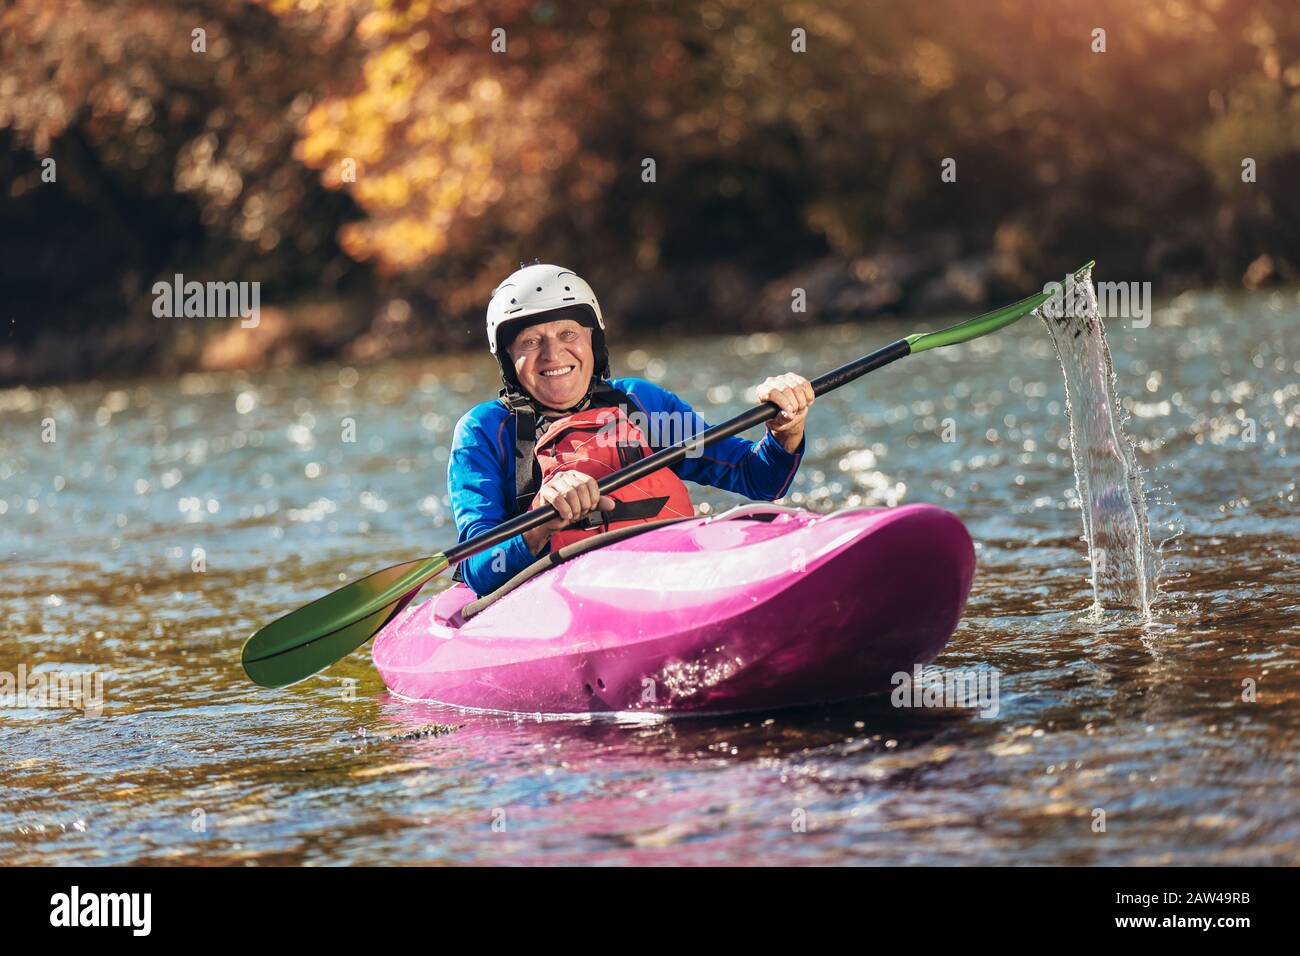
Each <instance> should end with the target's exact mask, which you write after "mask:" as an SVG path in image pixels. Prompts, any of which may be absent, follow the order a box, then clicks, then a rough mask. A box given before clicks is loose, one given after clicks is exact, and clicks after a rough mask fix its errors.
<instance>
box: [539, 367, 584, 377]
mask: <svg viewBox="0 0 1300 956" xmlns="http://www.w3.org/2000/svg"><path fill="white" fill-rule="evenodd" d="M575 368H577V366H576V365H564V366H561V367H560V368H548V369H547V370H546V371H544V372H539V373H538V374H540V375H541V376H542V377H543V378H559V377H560V376H561V375H568V374H569V373H570V372H572V371H573V370H574V369H575Z"/></svg>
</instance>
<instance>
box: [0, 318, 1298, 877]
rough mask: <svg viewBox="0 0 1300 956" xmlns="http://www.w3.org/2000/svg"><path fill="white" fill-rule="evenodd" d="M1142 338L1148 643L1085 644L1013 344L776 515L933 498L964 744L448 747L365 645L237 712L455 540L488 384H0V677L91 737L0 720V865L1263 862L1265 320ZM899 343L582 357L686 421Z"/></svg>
mask: <svg viewBox="0 0 1300 956" xmlns="http://www.w3.org/2000/svg"><path fill="white" fill-rule="evenodd" d="M1152 318H1153V320H1152V324H1151V326H1150V327H1149V328H1147V329H1129V328H1127V327H1125V325H1124V324H1118V325H1117V324H1116V323H1114V322H1112V325H1111V328H1110V329H1109V330H1108V334H1109V336H1110V347H1111V350H1112V355H1113V359H1114V368H1115V374H1116V376H1117V383H1118V388H1117V392H1118V395H1119V396H1120V400H1121V402H1122V405H1123V410H1124V412H1125V413H1127V414H1128V415H1129V416H1130V417H1129V421H1128V423H1127V426H1128V431H1129V433H1130V434H1131V436H1132V438H1133V440H1134V442H1135V443H1136V448H1137V452H1138V462H1139V464H1140V465H1141V467H1142V468H1143V469H1145V471H1146V475H1147V479H1148V492H1149V496H1148V503H1149V506H1150V513H1151V521H1152V527H1153V530H1154V533H1155V534H1156V536H1157V537H1164V536H1166V535H1168V534H1170V533H1172V532H1174V531H1177V530H1181V531H1182V535H1181V537H1180V538H1179V539H1178V541H1179V546H1178V548H1177V549H1174V550H1171V551H1169V553H1168V554H1167V567H1166V571H1165V574H1164V577H1163V578H1162V599H1161V601H1160V602H1159V604H1158V605H1157V608H1156V613H1155V616H1154V618H1153V619H1152V620H1151V621H1150V622H1148V623H1142V622H1132V621H1127V620H1123V619H1111V618H1109V617H1107V618H1102V619H1097V620H1094V619H1093V618H1092V616H1091V615H1090V613H1089V611H1090V608H1091V607H1092V603H1093V592H1092V586H1091V580H1090V571H1089V564H1088V561H1087V556H1086V553H1085V552H1084V550H1083V549H1082V548H1080V546H1079V542H1078V529H1079V526H1080V516H1079V514H1077V513H1076V510H1077V509H1079V507H1080V500H1079V496H1078V494H1077V493H1076V490H1075V486H1074V481H1073V476H1072V473H1071V457H1070V431H1069V423H1068V421H1067V418H1066V415H1065V392H1064V388H1063V386H1062V382H1061V375H1060V372H1059V370H1058V366H1057V362H1056V357H1055V355H1054V353H1053V348H1052V344H1051V341H1050V339H1049V337H1048V336H1047V335H1045V334H1044V332H1043V330H1042V328H1041V327H1040V326H1038V325H1036V324H1033V323H1030V322H1025V323H1020V324H1019V325H1018V326H1015V327H1012V328H1011V329H1008V330H1006V331H1004V332H1001V333H999V334H998V335H995V336H991V337H989V338H986V339H981V340H979V341H976V342H973V343H969V344H967V345H964V346H959V347H956V348H953V349H945V350H942V351H938V352H933V353H927V354H926V355H924V356H917V357H915V358H912V359H908V360H907V361H905V362H902V363H899V364H898V365H896V366H893V367H891V368H889V369H886V370H882V371H880V372H878V373H875V374H873V375H872V376H870V377H869V378H867V379H864V380H863V381H862V382H860V383H858V384H857V385H855V386H852V387H850V388H847V389H844V390H841V391H838V392H835V393H832V394H831V395H828V396H825V397H824V398H822V399H819V400H818V404H817V408H816V410H815V411H814V413H813V417H812V423H811V429H812V432H811V438H810V449H809V454H808V455H807V458H806V460H805V464H804V466H803V469H802V473H801V474H800V476H799V478H798V480H797V481H796V484H795V486H794V489H793V493H792V495H791V499H790V500H791V501H792V503H794V504H799V505H802V506H804V507H810V508H813V509H816V510H821V511H829V510H832V509H834V508H838V507H844V506H849V505H854V504H864V503H866V504H872V503H896V502H899V501H930V502H935V503H938V504H942V505H944V506H945V507H948V508H950V509H951V510H953V511H955V512H956V513H957V514H959V515H960V516H961V517H962V518H963V519H964V520H965V521H966V522H967V524H968V526H969V527H970V529H971V532H972V535H973V536H974V538H975V540H976V541H977V543H978V556H979V569H978V571H977V575H976V580H975V587H974V591H973V593H972V596H971V601H970V604H969V607H968V611H967V616H966V620H965V621H964V623H963V624H962V626H961V628H960V629H959V630H958V632H957V634H956V636H955V637H954V639H953V641H952V643H951V644H950V645H949V647H948V649H947V650H946V651H945V652H944V653H943V654H942V655H941V656H940V658H939V659H938V661H937V662H936V663H937V664H938V665H940V666H943V667H947V668H963V669H969V670H979V669H988V668H992V669H996V671H997V672H998V673H999V674H1000V675H1001V680H1000V690H1001V700H1000V708H999V711H998V713H997V716H995V717H992V718H989V719H981V718H979V717H976V716H973V715H972V714H970V713H969V712H965V711H956V710H951V711H947V710H941V711H924V710H905V711H896V710H893V709H892V708H891V707H890V706H889V702H888V699H883V700H882V699H875V700H868V701H863V702H858V703H854V704H847V705H841V706H838V707H835V708H831V709H818V710H803V711H788V712H782V713H774V714H757V715H752V716H749V717H744V718H725V719H718V718H703V719H692V720H684V721H666V722H660V723H650V724H637V725H623V724H619V723H610V722H603V721H602V722H559V723H538V722H535V721H530V720H515V719H509V718H500V717H482V716H476V715H464V714H459V713H456V712H450V711H446V710H442V709H438V708H431V707H427V706H423V705H414V704H409V703H404V702H402V701H398V700H396V699H394V698H392V697H390V696H389V695H387V694H386V693H385V692H384V690H383V687H382V684H381V683H380V682H379V680H378V678H377V676H376V675H375V673H374V671H373V669H372V668H371V667H370V665H369V660H368V657H367V656H366V654H365V653H364V652H361V653H357V654H355V655H353V656H351V657H350V658H348V660H346V661H345V662H343V663H341V664H340V665H338V666H337V667H335V668H333V669H331V670H330V671H329V672H327V673H326V674H324V675H322V676H321V677H319V678H316V679H313V680H310V681H307V682H304V683H303V684H300V685H297V686H294V687H292V688H289V689H286V690H283V691H266V690H260V689H257V688H254V687H252V686H251V685H249V684H248V683H246V682H245V681H244V680H243V679H242V676H241V674H240V669H239V664H238V651H239V647H240V645H241V643H242V642H243V640H244V639H245V638H246V637H247V636H248V635H249V634H250V633H252V631H253V630H255V629H256V628H257V627H259V626H260V625H261V624H263V623H265V622H266V621H268V620H269V619H271V618H272V617H274V616H276V615H278V614H280V613H283V612H284V611H285V610H288V609H290V608H292V607H296V606H298V605H299V604H301V603H303V602H305V601H306V600H308V599H309V598H311V597H313V596H316V595H318V594H321V593H324V592H325V591H326V590H329V589H331V588H332V587H335V586H337V583H338V582H340V581H343V580H349V579H353V578H356V577H360V576H361V575H363V574H365V573H367V572H368V571H372V570H374V569H376V568H379V567H383V566H385V565H386V564H392V563H395V562H397V561H401V560H405V559H409V558H412V557H415V556H418V555H421V554H427V553H430V552H431V551H434V550H437V549H438V548H440V547H442V546H444V545H445V544H446V543H447V542H449V541H451V540H453V539H454V533H453V532H452V529H451V526H450V522H449V515H448V512H447V502H446V499H445V474H444V473H445V468H446V461H447V454H446V450H447V442H448V440H449V438H450V431H451V427H452V425H453V424H454V422H455V420H456V418H457V417H458V415H459V414H460V412H461V411H462V410H463V409H464V408H466V407H467V406H468V405H469V404H471V403H472V402H474V401H477V400H480V399H481V398H482V397H484V396H488V395H490V394H492V391H493V388H492V379H493V375H492V367H491V363H490V360H489V359H486V358H484V359H472V360H471V359H466V358H464V357H456V358H455V359H451V360H436V359H430V360H411V361H407V362H402V363H395V364H388V365H383V366H377V367H373V368H363V369H358V370H352V369H347V368H337V367H321V368H314V369H306V370H293V371H281V372H270V373H266V374H260V375H255V376H242V375H228V376H227V375H221V376H217V375H211V376H208V375H204V376H187V377H183V378H181V379H180V380H178V381H160V380H153V381H141V382H131V383H116V384H109V385H98V384H94V385H86V386H78V387H72V388H62V389H41V390H11V391H8V392H3V393H0V560H2V561H3V562H4V567H3V572H4V573H3V574H2V575H0V671H4V672H8V673H14V672H16V670H17V668H18V667H19V666H20V665H23V666H25V667H26V668H27V669H28V670H30V669H31V668H35V667H40V668H42V669H46V670H48V669H51V668H63V669H69V668H72V667H76V668H80V669H83V670H84V669H87V668H90V669H94V670H95V671H96V672H98V673H101V674H102V676H103V680H104V694H105V707H104V712H103V714H102V716H99V717H94V716H86V715H83V714H80V713H77V712H74V711H70V710H50V709H40V708H34V707H32V708H26V709H17V708H13V707H10V708H7V709H5V710H3V711H0V714H2V715H3V716H2V718H0V720H2V722H0V860H3V861H5V862H8V863H40V862H47V863H70V862H99V863H128V862H135V863H143V862H154V863H166V862H178V863H245V862H257V863H266V864H270V863H339V862H353V863H391V862H458V861H472V862H486V863H537V862H550V863H578V862H583V863H586V862H600V863H618V862H639V863H666V864H667V863H671V864H684V863H702V862H741V863H799V862H870V863H940V864H956V863H1046V862H1064V863H1080V864H1093V863H1106V864H1112V863H1121V864H1122V863H1139V862H1142V863H1164V862H1178V863H1192V862H1220V863H1235V862H1240V863H1264V862H1267V863H1290V862H1294V860H1295V859H1296V858H1297V853H1298V851H1300V772H1298V766H1297V765H1298V763H1300V761H1298V760H1297V756H1296V755H1297V752H1298V751H1300V747H1298V746H1297V744H1298V743H1300V735H1298V734H1297V729H1298V725H1300V717H1298V716H1297V715H1298V714H1300V677H1298V675H1297V665H1296V656H1297V653H1296V652H1297V642H1298V640H1300V626H1298V623H1297V622H1298V612H1300V570H1298V568H1297V563H1298V559H1297V543H1298V542H1300V521H1297V512H1296V485H1295V466H1294V463H1293V460H1292V459H1293V458H1294V455H1295V448H1294V444H1295V442H1294V438H1293V436H1294V434H1295V431H1294V429H1295V427H1296V425H1297V424H1298V423H1300V384H1298V382H1300V356H1298V355H1297V354H1296V352H1295V346H1294V344H1293V343H1294V329H1295V328H1296V326H1297V320H1298V319H1300V301H1298V300H1297V299H1296V297H1295V296H1294V295H1293V294H1291V293H1286V294H1282V293H1269V294H1260V295H1256V296H1253V297H1250V298H1226V297H1222V296H1218V295H1212V294H1198V295H1187V296H1183V297H1180V298H1179V299H1177V300H1175V301H1173V302H1171V303H1168V304H1167V305H1166V306H1165V307H1164V308H1161V309H1157V310H1156V311H1155V313H1154V315H1153V317H1152ZM913 330H914V329H913V328H911V327H908V328H904V327H903V326H901V325H889V324H879V323H877V324H873V325H869V326H864V327H840V328H834V329H820V330H815V331H812V332H807V333H800V334H798V335H782V336H774V335H761V336H749V337H744V338H740V339H697V340H693V341H690V342H642V343H639V345H638V346H637V347H636V348H632V349H631V350H629V351H624V352H623V353H621V354H619V353H617V352H616V354H615V364H616V367H617V368H618V370H619V371H620V372H630V373H632V374H640V375H644V376H646V377H650V378H655V379H657V380H659V381H661V382H663V383H664V384H665V385H667V386H669V387H672V388H674V389H675V390H677V391H679V392H680V393H682V394H683V395H684V396H686V397H687V398H689V399H690V400H692V401H693V402H695V403H696V405H697V406H698V407H700V408H701V409H702V410H703V411H705V413H706V415H708V417H710V418H712V419H714V420H720V419H722V418H724V417H726V416H727V415H730V414H733V413H735V412H737V411H739V410H741V409H742V408H744V407H745V406H746V405H747V404H748V401H747V400H748V399H749V398H752V395H750V396H747V395H746V394H745V392H744V389H743V386H744V385H746V384H747V383H753V382H758V381H760V380H761V379H762V378H763V377H764V376H765V375H767V374H769V373H772V372H776V371H780V370H785V369H794V370H797V371H801V372H803V373H804V374H808V375H811V374H812V373H815V372H818V371H821V370H824V369H826V368H830V367H832V366H834V365H837V364H840V363H841V362H843V361H844V360H845V359H846V358H847V357H849V356H850V355H852V354H858V353H860V352H864V351H866V350H868V349H869V348H871V347H874V346H876V345H879V344H880V343H883V342H886V341H889V340H891V339H892V338H895V337H897V336H899V335H901V334H904V333H906V332H910V331H913ZM51 428H52V431H53V435H52V437H53V439H54V440H53V441H45V440H43V438H45V437H50V432H51ZM349 438H354V439H355V440H348V439H349ZM946 438H947V439H951V440H947V441H946V440H945V439H946ZM700 500H703V501H705V502H707V503H708V504H709V505H710V507H711V508H713V509H717V508H721V507H725V506H726V505H728V504H729V503H731V502H732V501H733V500H734V499H733V498H732V497H731V496H729V495H726V494H723V493H720V492H712V491H709V492H705V493H703V494H702V495H701V496H700ZM1179 521H1181V525H1179V524H1178V522H1179ZM440 586H443V582H435V584H433V585H430V586H429V588H428V592H429V593H430V594H431V593H433V591H434V589H435V588H436V587H440ZM433 724H438V725H449V726H444V727H439V728H437V729H436V730H435V731H432V732H431V731H429V725H433ZM358 808H364V812H359V810H358ZM1098 810H1101V811H1104V814H1105V825H1106V829H1105V832H1097V831H1096V829H1095V825H1096V821H1097V819H1098V815H1097V811H1098ZM799 820H803V821H805V822H806V825H804V826H802V827H800V826H796V825H795V823H796V822H797V821H799ZM494 824H495V826H494ZM801 829H802V830H803V831H804V832H799V831H800V830H801Z"/></svg>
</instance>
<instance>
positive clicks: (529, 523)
mask: <svg viewBox="0 0 1300 956" xmlns="http://www.w3.org/2000/svg"><path fill="white" fill-rule="evenodd" d="M1092 265H1093V264H1092V263H1091V262H1089V263H1088V264H1087V265H1086V266H1084V267H1083V268H1081V269H1079V270H1078V271H1077V272H1075V275H1076V276H1080V275H1082V274H1083V273H1084V272H1086V271H1087V270H1088V269H1090V268H1092ZM1050 297H1051V293H1049V292H1040V293H1038V294H1036V295H1031V296H1030V297H1029V298H1027V299H1021V300H1020V301H1019V302H1016V303H1014V304H1013V305H1008V306H1006V307H1004V308H1001V309H998V310H996V311H994V312H989V313H987V314H985V315H981V316H979V317H978V318H974V319H970V320H969V321H966V322H962V323H961V324H960V325H954V326H952V327H951V328H947V329H941V330H939V331H937V332H922V333H917V334H915V335H909V336H907V337H906V338H902V339H899V340H898V341H897V342H893V343H891V344H889V345H886V346H885V347H884V348H881V349H877V350H876V351H874V352H872V353H871V354H869V355H864V356H863V357H862V358H860V359H857V360H856V361H853V362H849V363H848V364H847V365H842V366H840V367H839V368H837V369H835V370H834V371H831V372H827V373H826V374H825V375H823V376H821V377H820V378H818V379H815V380H813V382H812V387H813V392H814V394H817V395H824V394H826V393H827V392H829V391H832V390H833V389H837V388H839V387H840V386H841V385H845V384H847V383H849V382H852V381H854V380H855V379H858V378H861V377H862V376H863V375H866V374H867V373H868V372H871V371H874V370H875V369H878V368H880V367H881V366H884V365H888V364H889V363H890V362H894V361H897V360H898V359H900V358H902V357H903V356H905V355H910V354H912V353H913V352H924V351H927V350H928V349H934V348H942V347H943V346H945V345H955V344H956V343H958V342H969V341H970V340H971V339H976V338H979V337H980V336H982V335H988V334H989V333H990V332H995V331H997V330H998V329H1001V328H1004V327H1005V326H1008V325H1010V324H1011V323H1012V322H1015V321H1016V320H1018V319H1021V318H1023V317H1024V316H1026V315H1028V314H1029V313H1031V312H1033V311H1034V309H1036V308H1038V307H1039V306H1040V305H1042V304H1043V303H1044V302H1046V301H1047V300H1048V299H1049V298H1050ZM779 411H780V409H779V408H778V407H777V406H776V405H774V404H772V403H771V402H765V403H764V404H762V405H756V406H754V407H753V408H751V409H750V410H749V411H747V412H744V413H742V414H740V415H737V416H736V417H735V418H732V419H730V420H728V421H725V422H722V423H721V424H719V425H714V426H713V427H712V428H710V429H708V430H707V431H704V432H701V433H700V434H699V435H697V436H695V437H694V438H691V439H688V440H687V441H685V442H682V443H681V444H680V445H673V446H671V447H669V448H664V449H661V450H659V451H657V452H655V453H654V454H653V455H650V456H649V457H647V458H643V459H641V460H640V461H637V462H634V463H633V464H631V465H629V466H628V467H626V468H624V469H623V470H622V471H618V472H615V473H614V474H612V475H609V476H608V477H606V478H604V479H603V480H602V481H601V482H600V493H601V494H608V493H609V492H611V491H614V490H616V489H618V488H622V487H623V486H624V485H627V484H630V483H631V482H634V481H636V480H637V479H639V478H643V477H645V476H646V475H648V474H650V473H651V472H653V471H657V470H658V469H660V468H667V467H669V466H671V465H675V464H677V462H679V461H681V460H682V459H684V458H685V457H686V456H687V455H689V454H692V453H693V452H697V451H699V450H700V449H703V448H705V447H706V446H708V445H710V444H712V443H713V442H716V441H718V440H719V439H722V438H727V437H729V436H731V435H735V434H738V433H740V432H743V431H746V430H747V429H750V428H753V427H754V426H755V425H758V424H760V423H762V422H765V421H767V420H768V419H769V418H771V417H772V416H773V415H775V414H776V413H777V412H779ZM556 517H558V513H557V512H556V510H555V509H554V508H553V507H551V506H549V505H548V506H546V507H543V508H535V509H533V510H532V511H527V512H524V513H523V514H521V515H518V516H517V517H514V518H511V519H510V520H509V521H506V522H503V523H502V524H499V525H497V527H495V528H493V529H492V530H491V531H487V532H485V533H483V534H481V535H479V536H478V537H476V538H471V539H469V540H468V541H464V542H461V543H460V544H458V545H456V546H455V547H453V548H449V549H447V550H446V551H444V552H442V553H441V554H435V555H433V556H432V557H429V558H420V559H418V560H415V561H408V562H406V563H405V564H397V565H394V566H393V567H391V568H385V569H384V570H382V571H377V572H375V573H374V574H372V575H370V576H369V577H365V578H362V579H361V580H359V581H353V582H352V583H351V584H348V585H345V586H344V587H341V588H339V589H338V590H337V591H334V592H333V593H331V594H327V595H325V596H324V597H322V598H318V599H317V600H315V601H313V602H312V603H310V604H308V605H307V606H306V607H301V608H299V609H298V610H296V611H292V612H291V613H289V614H286V615H285V616H284V617H282V618H280V619H279V620H276V621H273V622H272V623H270V624H268V625H267V626H266V627H264V628H262V629H261V630H260V631H258V632H257V633H256V634H254V635H253V636H252V637H250V638H249V639H248V641H247V643H245V644H244V651H243V658H242V659H243V665H244V673H246V674H247V675H248V676H249V678H250V679H251V680H253V681H254V682H256V683H258V684H261V685H262V686H263V687H284V686H286V685H288V684H293V683H296V682H297V681H300V680H303V679H305V678H307V677H310V676H311V675H313V674H315V673H317V672H319V671H321V670H324V669H325V668H326V667H329V666H330V665H331V664H333V663H335V662H337V661H339V660H342V659H343V658H344V657H346V656H347V655H348V654H350V653H351V652H352V651H354V650H356V649H357V648H358V647H360V646H361V645H362V644H364V643H365V642H366V641H368V640H370V638H371V637H373V636H374V635H375V634H376V633H377V632H378V631H379V629H380V628H382V627H383V626H384V625H385V624H387V623H388V622H389V621H390V620H392V619H393V617H394V616H395V615H396V614H397V613H398V612H399V611H400V610H401V609H402V608H404V607H405V606H406V605H407V604H408V603H409V602H410V601H411V599H412V598H414V597H415V595H416V593H417V592H418V591H419V590H420V588H422V587H423V586H424V585H425V584H427V583H428V582H429V581H430V580H431V579H433V578H435V577H437V576H438V575H439V574H441V573H442V572H443V571H444V570H446V568H448V567H449V566H450V565H453V564H456V563H457V562H459V561H463V560H464V559H466V558H468V557H471V556H472V555H475V554H478V553H480V552H482V551H486V550H487V549H489V548H491V547H493V546H495V545H498V544H500V543H501V542H503V541H505V540H507V539H508V538H513V537H514V536H515V535H517V534H522V533H523V532H525V531H530V530H532V529H533V528H536V527H538V526H540V525H543V524H545V523H546V522H548V521H550V520H552V519H553V518H556Z"/></svg>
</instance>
